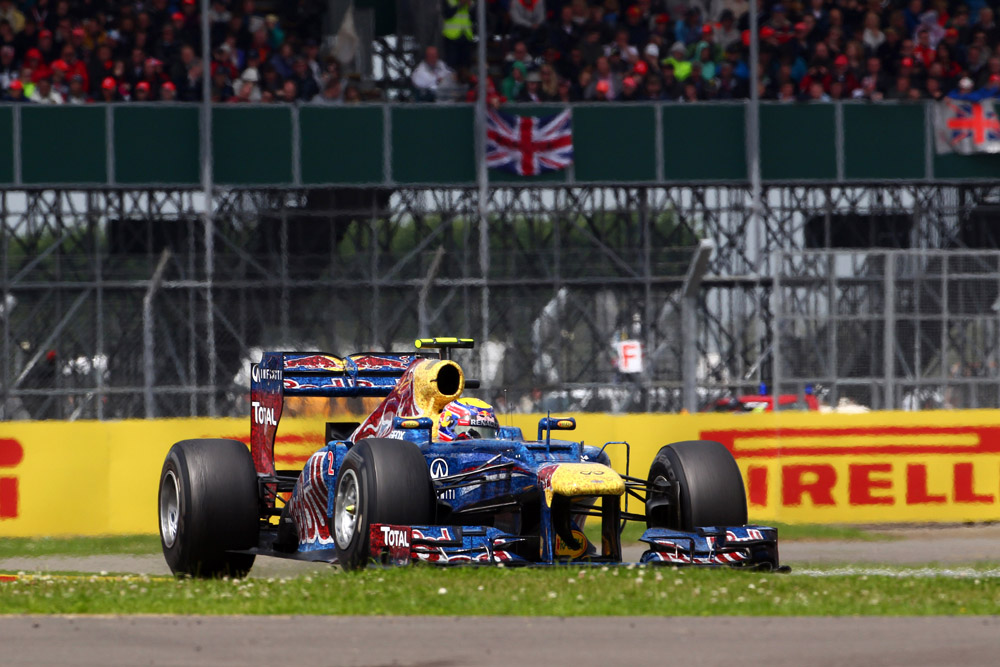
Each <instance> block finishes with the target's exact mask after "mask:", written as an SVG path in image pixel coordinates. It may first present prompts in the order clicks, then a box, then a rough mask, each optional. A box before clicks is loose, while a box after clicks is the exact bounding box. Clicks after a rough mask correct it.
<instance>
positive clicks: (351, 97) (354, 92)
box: [344, 85, 361, 104]
mask: <svg viewBox="0 0 1000 667" xmlns="http://www.w3.org/2000/svg"><path fill="white" fill-rule="evenodd" d="M359 102H361V91H360V90H358V87H357V86H354V85H349V86H347V89H346V90H345V91H344V104H357V103H359Z"/></svg>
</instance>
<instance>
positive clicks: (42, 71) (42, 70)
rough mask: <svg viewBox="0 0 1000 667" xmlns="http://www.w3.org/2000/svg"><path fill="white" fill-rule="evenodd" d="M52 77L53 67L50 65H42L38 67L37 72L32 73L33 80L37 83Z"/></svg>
mask: <svg viewBox="0 0 1000 667" xmlns="http://www.w3.org/2000/svg"><path fill="white" fill-rule="evenodd" d="M51 78H52V68H51V67H49V66H48V65H40V66H39V67H38V69H36V70H35V73H34V74H32V75H31V80H32V81H34V82H36V83H37V82H39V81H41V80H42V79H51Z"/></svg>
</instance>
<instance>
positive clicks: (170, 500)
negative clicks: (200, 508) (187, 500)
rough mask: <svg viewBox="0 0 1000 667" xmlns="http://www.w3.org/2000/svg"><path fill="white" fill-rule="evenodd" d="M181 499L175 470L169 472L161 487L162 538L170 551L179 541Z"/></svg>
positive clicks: (164, 477)
mask: <svg viewBox="0 0 1000 667" xmlns="http://www.w3.org/2000/svg"><path fill="white" fill-rule="evenodd" d="M180 498H181V493H180V485H179V484H178V483H177V475H175V474H174V471H173V470H168V471H167V474H166V475H164V476H163V483H162V484H161V485H160V536H161V537H162V538H163V545H164V546H165V547H167V548H168V549H169V548H171V547H173V546H174V542H176V541H177V529H178V525H179V523H180V513H181V503H180Z"/></svg>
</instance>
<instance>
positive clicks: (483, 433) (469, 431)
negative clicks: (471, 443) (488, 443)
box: [452, 424, 497, 439]
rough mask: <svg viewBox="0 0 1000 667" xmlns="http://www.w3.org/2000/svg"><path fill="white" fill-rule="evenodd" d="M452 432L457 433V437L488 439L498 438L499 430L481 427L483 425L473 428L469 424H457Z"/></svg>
mask: <svg viewBox="0 0 1000 667" xmlns="http://www.w3.org/2000/svg"><path fill="white" fill-rule="evenodd" d="M452 430H453V431H454V432H455V437H466V438H486V439H490V438H496V437H497V429H496V428H494V427H492V426H481V425H475V426H471V425H469V424H455V426H454V427H453V428H452Z"/></svg>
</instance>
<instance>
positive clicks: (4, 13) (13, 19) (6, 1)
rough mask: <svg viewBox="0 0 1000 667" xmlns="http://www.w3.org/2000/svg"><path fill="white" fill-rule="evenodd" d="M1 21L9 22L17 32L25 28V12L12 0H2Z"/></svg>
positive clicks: (0, 2)
mask: <svg viewBox="0 0 1000 667" xmlns="http://www.w3.org/2000/svg"><path fill="white" fill-rule="evenodd" d="M0 21H6V22H7V23H9V24H10V27H11V29H12V30H13V31H14V32H15V33H19V32H21V31H22V30H24V14H23V13H21V10H20V9H18V8H17V6H16V5H15V4H14V3H13V2H11V0H0Z"/></svg>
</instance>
